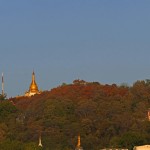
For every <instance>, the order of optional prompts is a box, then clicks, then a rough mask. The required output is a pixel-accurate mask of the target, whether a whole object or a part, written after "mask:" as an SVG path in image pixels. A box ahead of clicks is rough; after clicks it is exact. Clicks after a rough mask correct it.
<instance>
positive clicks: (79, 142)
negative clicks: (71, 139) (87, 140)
mask: <svg viewBox="0 0 150 150" xmlns="http://www.w3.org/2000/svg"><path fill="white" fill-rule="evenodd" d="M75 150H83V148H82V147H81V139H80V135H78V143H77V146H76V148H75Z"/></svg>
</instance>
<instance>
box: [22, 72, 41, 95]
mask: <svg viewBox="0 0 150 150" xmlns="http://www.w3.org/2000/svg"><path fill="white" fill-rule="evenodd" d="M40 93H41V92H39V89H38V85H37V84H36V81H35V73H34V71H33V73H32V81H31V84H30V87H29V90H28V91H27V92H26V93H25V96H32V95H35V94H40Z"/></svg>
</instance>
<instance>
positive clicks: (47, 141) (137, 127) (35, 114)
mask: <svg viewBox="0 0 150 150" xmlns="http://www.w3.org/2000/svg"><path fill="white" fill-rule="evenodd" d="M149 106H150V82H149V80H146V81H137V82H136V83H134V84H133V86H131V87H128V86H123V85H122V86H117V85H116V84H112V85H102V84H100V83H98V82H85V81H83V80H75V81H73V83H72V84H65V83H64V84H62V85H60V86H59V87H57V88H54V89H52V90H50V91H45V92H43V93H42V94H40V95H35V96H32V97H21V98H12V99H9V100H8V101H2V102H1V103H0V113H1V115H0V135H1V136H0V139H1V141H2V142H1V143H0V149H1V147H3V146H4V144H5V145H8V147H12V145H13V146H16V148H15V150H17V148H18V147H21V148H22V149H27V148H28V149H29V147H30V149H35V147H36V149H38V147H37V144H38V137H39V134H41V135H42V144H43V146H44V147H43V149H46V150H73V149H75V146H76V143H77V135H78V134H79V133H80V135H81V144H82V146H83V148H84V149H86V150H99V149H100V148H104V147H117V148H119V147H121V148H129V149H132V148H133V146H134V145H142V144H149V143H148V142H149V141H150V122H149V121H148V118H147V111H148V108H149ZM21 148H20V149H21ZM3 149H4V148H3ZM18 149H19V148H18ZM22 149H21V150H22ZM4 150H5V149H4ZM7 150H9V149H8V148H7Z"/></svg>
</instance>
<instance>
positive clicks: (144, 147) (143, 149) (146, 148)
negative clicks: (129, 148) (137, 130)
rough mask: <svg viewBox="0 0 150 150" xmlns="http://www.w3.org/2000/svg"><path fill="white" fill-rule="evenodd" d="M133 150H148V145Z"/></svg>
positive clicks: (149, 146)
mask: <svg viewBox="0 0 150 150" xmlns="http://www.w3.org/2000/svg"><path fill="white" fill-rule="evenodd" d="M133 150H150V145H142V146H134V148H133Z"/></svg>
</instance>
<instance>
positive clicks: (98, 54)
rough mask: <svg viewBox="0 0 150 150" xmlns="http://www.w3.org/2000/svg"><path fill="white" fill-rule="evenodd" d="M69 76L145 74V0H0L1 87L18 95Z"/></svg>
mask: <svg viewBox="0 0 150 150" xmlns="http://www.w3.org/2000/svg"><path fill="white" fill-rule="evenodd" d="M33 69H34V71H35V74H36V80H37V83H38V86H39V89H43V90H50V89H51V88H54V87H57V86H58V85H60V84H62V83H63V82H65V83H71V82H72V81H73V80H74V79H78V78H79V79H83V80H86V81H98V82H100V83H103V84H105V83H108V84H112V83H116V84H121V83H124V82H125V83H128V84H133V83H134V82H135V81H137V80H144V79H148V78H150V1H149V0H132V1H131V0H0V72H4V80H5V92H6V93H7V95H8V96H9V97H10V96H15V95H21V94H24V92H25V91H27V90H28V88H29V85H30V82H31V74H32V71H33Z"/></svg>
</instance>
